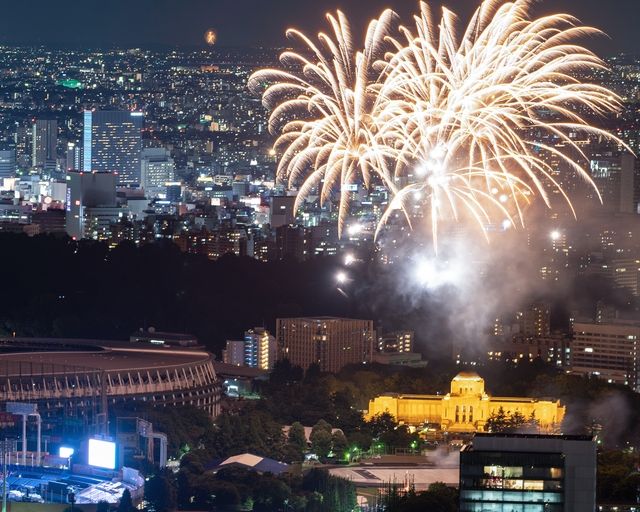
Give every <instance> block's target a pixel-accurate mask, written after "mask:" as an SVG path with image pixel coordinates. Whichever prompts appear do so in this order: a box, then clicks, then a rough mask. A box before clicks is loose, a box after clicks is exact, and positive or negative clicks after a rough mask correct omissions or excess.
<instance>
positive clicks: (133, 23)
mask: <svg viewBox="0 0 640 512" xmlns="http://www.w3.org/2000/svg"><path fill="white" fill-rule="evenodd" d="M438 1H439V0H438ZM478 1H479V0H448V1H447V2H446V3H447V5H448V6H449V7H450V8H451V9H452V10H454V11H455V12H458V13H460V14H462V15H464V16H467V15H468V14H469V12H470V11H471V10H472V9H473V8H474V7H475V6H477V5H478ZM432 3H435V2H432ZM386 6H391V7H393V8H394V9H396V10H397V11H398V12H399V13H400V14H401V15H402V16H403V20H408V14H409V13H410V12H412V11H413V10H415V9H416V8H417V1H414V0H386V1H385V0H4V1H3V5H2V10H1V11H0V42H5V43H15V44H29V45H31V44H52V45H83V46H91V47H104V46H114V45H115V46H124V47H127V46H128V47H130V46H149V45H167V46H192V45H201V44H203V34H204V32H205V31H206V30H207V29H208V28H214V29H216V30H217V31H218V35H219V39H218V41H219V44H220V45H222V46H284V45H286V44H287V41H286V39H285V38H284V36H283V32H284V30H285V29H286V28H287V27H288V26H292V25H293V26H296V27H300V28H302V29H304V30H305V31H311V32H315V31H317V30H318V29H319V28H321V27H322V26H323V22H324V13H325V12H326V11H327V10H330V9H335V8H342V9H343V10H344V11H345V12H346V13H347V14H349V16H350V18H351V19H352V20H353V21H354V22H356V23H360V24H362V25H364V22H365V21H366V20H368V19H369V17H371V16H374V15H376V14H377V13H379V11H380V9H381V8H383V7H386ZM560 10H562V11H565V12H569V13H571V14H574V15H576V16H578V17H579V18H580V19H581V20H582V21H583V23H586V24H590V25H594V26H597V27H598V28H601V29H602V30H604V31H605V32H607V33H608V34H609V36H610V37H611V40H606V39H601V40H599V41H593V42H590V43H587V45H588V46H590V47H591V48H593V49H595V50H597V51H599V52H601V53H603V54H613V53H619V52H627V53H640V28H639V25H638V20H639V19H640V0H543V1H541V2H539V3H538V5H537V7H536V12H538V13H548V12H554V11H560Z"/></svg>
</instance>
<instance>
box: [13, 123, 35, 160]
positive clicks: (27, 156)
mask: <svg viewBox="0 0 640 512" xmlns="http://www.w3.org/2000/svg"><path fill="white" fill-rule="evenodd" d="M32 135H33V126H32V125H25V124H19V123H16V133H15V136H14V142H15V145H16V161H17V163H18V165H19V166H21V167H31V154H32V152H33V151H32V147H33V146H32V144H31V138H32Z"/></svg>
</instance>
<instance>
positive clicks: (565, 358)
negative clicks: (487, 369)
mask: <svg viewBox="0 0 640 512" xmlns="http://www.w3.org/2000/svg"><path fill="white" fill-rule="evenodd" d="M486 350H487V359H488V360H489V361H512V362H514V363H515V362H518V361H521V360H525V361H533V360H534V359H541V360H543V361H546V362H547V363H551V364H554V365H556V366H562V367H568V366H570V364H571V339H570V338H569V337H568V336H567V335H564V334H549V335H548V336H522V335H519V334H517V335H515V336H511V337H509V338H506V339H503V338H498V337H496V338H493V339H489V340H488V342H487V345H486Z"/></svg>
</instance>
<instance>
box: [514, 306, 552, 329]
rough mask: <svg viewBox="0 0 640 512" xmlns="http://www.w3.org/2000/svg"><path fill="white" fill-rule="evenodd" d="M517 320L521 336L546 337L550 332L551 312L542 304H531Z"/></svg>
mask: <svg viewBox="0 0 640 512" xmlns="http://www.w3.org/2000/svg"><path fill="white" fill-rule="evenodd" d="M518 320H519V322H520V333H521V334H522V335H523V336H548V335H549V333H550V332H551V310H550V308H549V305H548V304H545V303H544V302H536V303H534V304H531V306H529V307H528V308H527V309H525V310H524V311H523V312H522V313H521V314H520V315H519V318H518Z"/></svg>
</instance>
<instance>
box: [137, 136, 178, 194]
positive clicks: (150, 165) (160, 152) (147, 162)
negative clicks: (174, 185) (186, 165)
mask: <svg viewBox="0 0 640 512" xmlns="http://www.w3.org/2000/svg"><path fill="white" fill-rule="evenodd" d="M174 174H175V164H174V162H173V158H171V152H170V151H169V150H167V149H165V148H145V149H143V150H142V154H141V156H140V186H141V187H142V188H143V189H144V191H145V193H146V194H147V197H158V196H159V195H164V196H165V197H166V194H167V183H169V182H173V180H174V179H175V178H174Z"/></svg>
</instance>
